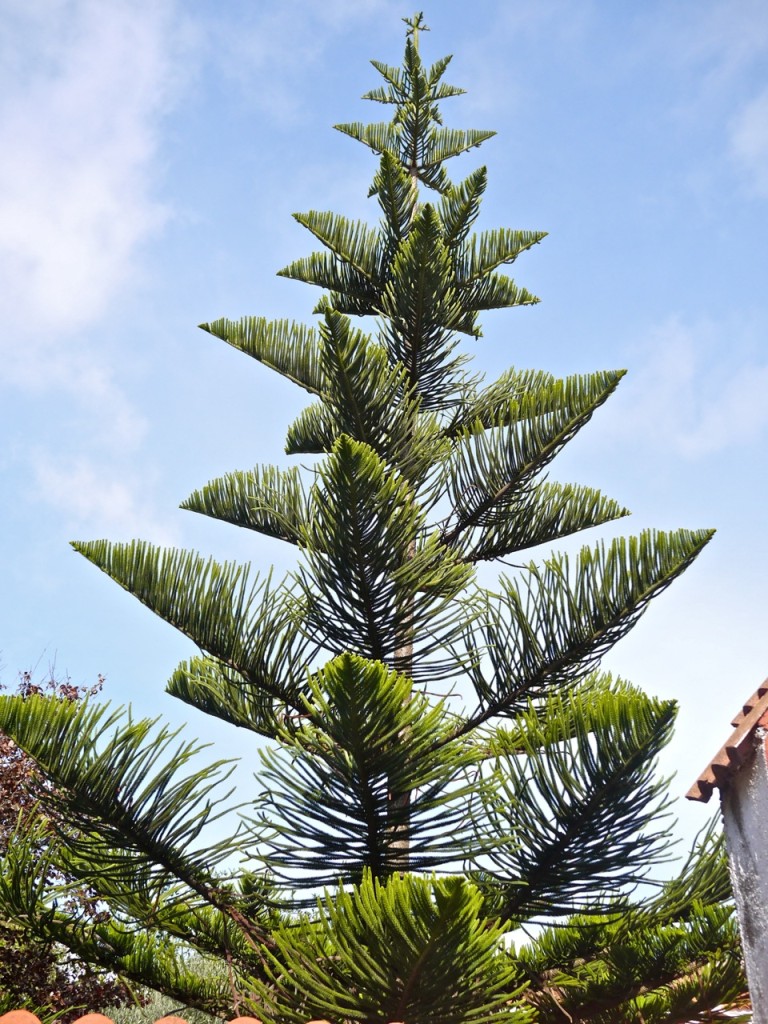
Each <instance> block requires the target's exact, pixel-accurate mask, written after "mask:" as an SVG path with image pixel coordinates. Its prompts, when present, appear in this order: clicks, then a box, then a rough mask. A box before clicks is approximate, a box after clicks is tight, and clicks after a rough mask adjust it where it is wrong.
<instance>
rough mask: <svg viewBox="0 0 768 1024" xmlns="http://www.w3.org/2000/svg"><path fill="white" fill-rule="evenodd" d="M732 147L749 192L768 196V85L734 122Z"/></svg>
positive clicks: (733, 155) (734, 157) (732, 154)
mask: <svg viewBox="0 0 768 1024" xmlns="http://www.w3.org/2000/svg"><path fill="white" fill-rule="evenodd" d="M730 151H731V156H732V158H733V159H734V161H735V162H736V164H737V165H738V166H739V167H740V168H741V170H742V172H743V173H744V175H745V178H746V181H747V187H748V188H749V190H750V192H752V193H754V194H755V195H757V196H760V197H762V198H766V199H768V88H766V89H764V90H763V91H762V92H761V93H759V94H758V95H757V96H755V97H754V99H752V100H751V101H750V102H749V103H748V104H747V105H746V106H745V107H744V108H743V110H742V111H741V112H740V113H739V114H738V115H737V116H736V117H735V118H734V119H733V121H732V122H731V140H730Z"/></svg>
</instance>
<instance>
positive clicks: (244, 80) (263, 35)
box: [198, 0, 399, 124]
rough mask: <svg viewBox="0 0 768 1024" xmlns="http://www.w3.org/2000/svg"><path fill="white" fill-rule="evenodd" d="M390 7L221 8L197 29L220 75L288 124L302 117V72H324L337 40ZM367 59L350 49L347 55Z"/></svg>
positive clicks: (353, 3) (368, 1)
mask: <svg viewBox="0 0 768 1024" xmlns="http://www.w3.org/2000/svg"><path fill="white" fill-rule="evenodd" d="M388 9H391V3H390V4H388V0H309V2H308V0H282V2H281V3H271V4H261V3H260V4H252V5H250V6H246V7H245V8H244V9H240V10H238V11H237V15H236V16H232V15H231V13H228V11H227V9H226V8H221V9H217V10H216V12H215V14H214V16H213V17H212V18H211V20H210V21H209V22H207V23H203V22H200V23H199V24H198V32H199V33H203V34H204V35H205V38H206V41H207V43H206V56H207V57H208V59H210V60H213V61H214V62H215V63H216V66H217V68H218V71H219V73H220V74H222V75H224V76H225V77H226V78H227V79H229V80H230V81H233V82H235V83H237V85H238V87H239V88H240V89H241V91H242V93H243V95H244V96H245V97H246V98H247V101H248V102H249V103H251V104H252V105H253V106H254V107H256V108H257V109H259V111H260V112H261V114H263V115H264V116H266V117H268V118H269V119H270V120H272V121H275V122H278V123H281V124H286V123H291V122H299V121H301V119H302V109H303V108H302V104H303V101H304V97H305V96H306V89H307V86H306V79H305V77H304V76H309V75H311V74H313V73H315V74H318V73H319V74H322V70H323V69H322V67H320V65H321V64H325V66H326V67H327V60H328V53H327V51H328V48H329V46H331V45H332V43H333V42H334V40H336V39H337V38H338V37H339V36H340V35H341V34H342V33H344V32H349V31H350V30H351V29H353V28H354V27H356V26H359V25H360V24H361V23H364V22H372V21H373V19H374V18H375V17H376V16H379V15H381V14H382V13H384V12H387V11H388ZM242 10H244V11H245V14H244V15H243V16H241V11H242ZM380 21H381V19H379V20H378V23H379V24H380ZM389 21H390V19H387V22H388V24H389ZM395 24H398V25H399V21H398V20H397V19H395ZM366 57H367V54H356V53H355V51H351V52H345V57H344V59H345V60H346V61H352V62H355V61H364V60H365V58H366ZM318 68H320V70H318ZM299 78H301V80H302V84H301V86H299V85H298V84H297V79H299Z"/></svg>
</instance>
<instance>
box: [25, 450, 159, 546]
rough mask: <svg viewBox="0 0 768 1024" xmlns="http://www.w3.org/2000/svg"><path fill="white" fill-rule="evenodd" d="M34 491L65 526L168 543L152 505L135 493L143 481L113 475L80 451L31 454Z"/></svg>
mask: <svg viewBox="0 0 768 1024" xmlns="http://www.w3.org/2000/svg"><path fill="white" fill-rule="evenodd" d="M31 469H32V473H33V479H34V485H33V486H34V492H35V494H34V496H35V497H36V498H37V499H38V500H43V501H45V502H46V503H48V504H52V505H55V506H56V508H57V511H58V515H59V518H60V520H61V522H62V523H63V524H65V525H66V527H67V529H69V530H74V531H75V532H78V531H82V532H83V533H84V534H88V535H94V536H99V537H101V536H117V537H125V538H127V537H136V536H141V537H151V538H152V540H153V541H156V542H159V543H165V544H169V543H172V542H173V541H174V539H175V538H174V537H173V535H172V531H171V530H169V528H168V526H167V524H165V523H162V522H160V521H159V520H157V519H156V517H155V515H154V512H153V509H152V508H151V507H150V506H149V504H148V503H147V502H145V501H142V500H141V498H140V495H141V494H143V493H146V492H147V490H148V488H147V481H146V480H138V479H135V478H133V477H132V476H130V475H128V476H126V474H125V472H120V474H119V475H117V474H116V473H115V471H114V469H111V468H110V467H109V466H105V465H99V464H97V463H96V462H94V461H93V460H91V459H89V458H87V457H85V456H80V457H77V458H74V459H68V460H61V459H59V460H56V461H54V460H53V459H52V458H51V457H50V456H48V455H45V454H41V453H36V454H35V455H33V457H32V465H31Z"/></svg>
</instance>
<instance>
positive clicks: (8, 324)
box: [0, 0, 768, 830]
mask: <svg viewBox="0 0 768 1024" xmlns="http://www.w3.org/2000/svg"><path fill="white" fill-rule="evenodd" d="M409 13H411V8H410V7H407V6H403V5H402V4H401V3H399V2H397V3H395V2H393V0H258V2H257V0H252V2H245V0H230V2H228V3H226V4H219V3H213V2H211V0H187V2H184V3H182V2H181V0H178V2H174V0H110V3H108V4H105V3H101V2H98V0H35V2H34V3H31V4H30V3H29V2H28V0H2V2H0V24H1V25H2V33H0V140H1V142H2V151H3V160H2V163H0V281H2V284H1V285H0V319H1V321H2V325H3V331H2V335H1V336H0V348H1V350H2V366H3V373H2V377H1V378H0V429H1V430H2V446H1V447H0V472H1V473H2V496H3V497H2V518H3V529H2V532H1V533H0V553H1V554H0V557H1V559H2V577H1V578H2V586H1V587H0V652H2V654H1V658H2V664H3V670H2V679H3V681H4V682H5V683H6V684H9V685H12V684H13V681H14V677H15V674H16V671H17V670H19V669H26V668H32V669H35V670H36V671H37V672H38V673H43V672H44V671H45V670H46V669H47V667H48V666H49V664H51V663H53V662H55V664H56V669H57V671H58V672H59V674H63V673H65V672H68V673H69V674H70V675H71V676H72V678H73V680H74V681H76V682H91V681H93V680H94V679H95V677H96V675H97V673H104V674H105V675H106V676H107V694H108V696H110V697H111V698H112V699H114V700H117V701H128V700H130V701H133V702H134V703H135V705H136V706H137V708H138V709H139V710H140V711H141V712H142V713H162V714H164V715H167V716H168V717H170V718H172V719H173V720H174V721H177V722H179V721H183V720H184V719H186V718H187V717H188V713H187V711H186V709H185V708H183V707H182V706H180V705H175V704H174V702H173V701H171V700H170V699H169V698H167V697H166V696H164V695H163V693H162V690H163V687H164V684H165V680H166V679H167V677H168V676H169V675H170V673H171V671H172V670H173V668H174V666H175V665H176V663H177V661H178V660H179V659H181V658H182V657H185V656H187V655H188V654H189V653H190V650H189V645H188V644H187V643H186V642H185V641H184V640H183V638H181V637H179V636H178V635H176V634H175V633H174V631H173V630H172V629H171V628H170V627H169V626H166V625H165V624H164V623H162V622H161V621H160V620H156V619H154V618H153V617H152V615H151V614H150V613H149V612H147V611H146V610H144V609H143V608H141V606H139V605H138V603H137V602H135V601H134V600H133V599H132V598H130V597H128V596H127V595H125V594H124V593H123V592H122V591H121V590H119V588H117V587H116V586H115V585H114V584H112V583H110V581H108V580H107V579H106V578H105V577H104V576H102V575H101V574H99V573H98V572H97V571H96V570H95V569H93V568H92V567H91V566H90V565H88V564H87V563H86V562H85V561H84V560H83V559H82V558H80V557H79V556H77V555H76V554H74V553H73V552H72V551H71V549H70V548H69V546H68V541H69V540H70V539H75V538H77V539H90V538H95V537H102V536H105V537H109V538H111V539H114V540H122V539H129V538H131V537H134V536H139V537H144V538H147V539H150V540H154V541H157V542H162V543H168V544H174V545H180V546H186V547H194V548H197V549H199V550H201V551H203V552H206V553H212V554H214V555H216V556H217V557H220V558H227V557H236V558H245V559H252V560H253V561H254V563H255V564H256V565H259V566H266V565H268V564H271V563H274V564H275V565H276V566H277V567H278V570H283V569H285V568H288V567H289V566H290V564H291V563H290V552H287V551H285V550H283V549H282V548H281V547H280V546H279V544H278V543H277V542H270V541H268V540H262V539H260V538H258V537H255V536H253V535H250V534H247V535H245V534H242V533H241V532H240V531H237V530H235V529H234V528H232V527H227V526H225V525H223V524H217V523H213V522H207V521H205V520H203V519H201V518H200V517H196V516H194V515H193V514H191V513H188V512H182V511H180V510H179V509H178V507H177V506H178V504H179V502H180V501H181V500H183V499H184V498H185V497H186V496H187V495H188V494H189V493H190V491H192V490H193V489H194V488H196V487H198V486H200V485H202V484H203V483H204V482H206V481H207V480H209V479H210V478H212V477H214V476H218V475H220V474H222V473H224V472H226V471H228V470H231V469H236V468H247V467H249V466H251V465H254V464H256V463H258V462H275V463H279V464H282V465H285V464H286V463H287V460H286V457H285V456H284V455H283V453H282V444H283V436H284V433H285V428H286V427H287V425H288V423H289V422H290V421H291V419H292V418H293V415H294V414H295V412H297V411H298V409H299V408H300V407H301V405H302V396H301V394H300V393H298V392H294V390H292V389H291V388H290V387H289V386H288V385H287V384H284V383H283V382H281V381H280V380H278V379H276V378H275V377H274V376H273V375H271V374H269V372H268V371H266V370H263V369H261V368H260V367H258V366H257V365H256V364H250V363H249V361H248V360H247V359H246V358H245V357H244V356H242V355H239V354H237V353H235V352H232V351H230V350H229V349H227V347H226V346H224V345H222V344H221V343H219V342H216V341H215V340H213V339H211V338H210V337H209V336H207V335H205V334H204V333H203V332H201V331H198V330H197V329H196V327H195V325H196V324H197V323H199V322H200V321H204V320H211V319H215V318H216V317H219V316H229V317H231V318H237V317H239V316H241V315H246V314H260V315H266V316H275V317H280V316H288V317H294V318H296V319H300V320H301V319H306V318H308V317H309V314H310V311H311V308H312V305H313V303H314V301H315V299H316V295H315V294H314V293H313V291H312V289H309V288H307V287H304V286H301V285H299V284H297V283H295V282H290V281H285V280H282V279H278V278H276V277H275V276H274V272H275V271H276V270H278V269H279V268H280V267H281V266H284V265H285V264H286V263H287V262H289V261H290V260H291V259H293V258H296V257H299V256H302V255H305V254H307V253H308V252H309V251H311V249H312V243H311V238H310V236H309V235H306V233H305V232H303V231H302V229H301V228H300V227H299V226H298V225H297V224H296V223H295V222H294V221H293V220H292V219H291V217H290V214H291V212H293V211H296V210H299V211H302V210H307V209H310V208H316V209H333V210H336V211H338V212H340V213H345V214H347V215H350V216H361V217H366V216H367V217H370V218H371V219H376V213H375V211H374V210H373V209H372V208H371V203H370V202H369V201H368V200H366V198H365V194H366V191H367V186H368V183H369V181H370V178H371V176H372V174H373V171H374V163H373V161H372V159H371V158H370V156H369V155H368V154H367V153H366V151H364V149H363V147H360V146H358V145H356V144H355V143H353V142H352V141H350V140H348V139H346V138H344V137H343V136H341V135H340V134H338V133H336V132H333V131H332V130H331V128H330V126H331V125H332V124H334V123H337V122H340V121H351V120H356V119H365V120H369V119H370V120H377V119H379V118H380V117H381V116H382V115H381V113H380V109H377V108H375V107H373V106H372V105H370V104H363V103H361V102H360V100H359V99H358V97H359V96H360V94H361V93H363V92H364V91H365V90H366V89H368V88H370V87H371V86H373V85H374V84H376V76H375V72H374V71H373V69H371V68H370V65H369V64H368V60H369V59H370V58H378V59H381V60H384V61H386V62H388V63H399V60H400V56H401V53H402V29H403V26H402V24H401V22H400V17H401V16H403V15H405V14H409ZM425 14H426V19H427V22H428V23H429V24H430V26H431V28H432V31H431V32H430V33H429V34H428V35H426V36H424V37H423V41H422V47H423V51H424V53H425V56H426V57H427V59H434V58H436V57H438V56H442V55H443V54H445V53H454V54H455V57H454V63H453V65H452V67H451V71H450V74H449V75H448V76H447V77H448V79H449V80H450V81H451V82H453V83H455V84H457V85H461V86H463V87H465V88H466V89H467V90H468V94H467V96H466V97H463V98H462V99H460V100H455V101H453V102H452V103H451V104H450V105H448V104H446V107H445V115H446V121H447V123H449V124H452V125H455V126H457V127H481V128H492V129H495V130H497V131H498V133H499V134H498V136H497V137H496V138H495V139H493V140H492V141H491V142H489V143H487V144H486V146H485V147H483V150H482V151H480V153H479V154H478V151H474V152H473V153H472V154H471V155H470V156H469V157H468V158H467V159H466V160H465V162H464V164H463V166H462V167H461V168H458V167H457V168H455V170H454V175H458V173H459V172H460V171H466V170H468V169H470V168H471V167H472V166H475V165H476V164H477V163H478V162H485V163H486V164H487V165H488V168H489V177H490V182H489V188H488V192H487V199H486V203H485V212H484V215H483V217H484V220H483V224H484V226H496V225H498V226H510V227H516V228H535V229H544V230H547V231H549V232H550V236H549V237H548V238H547V239H546V240H545V242H544V243H543V244H542V245H541V246H539V247H537V248H536V250H535V251H534V252H532V253H531V254H529V255H528V256H526V257H525V258H523V259H521V261H520V262H519V263H518V264H517V265H516V273H515V276H516V278H517V280H518V281H519V282H520V283H522V284H525V285H526V286H527V287H529V288H531V289H532V290H534V291H535V292H537V293H538V294H539V295H540V296H541V298H542V303H541V304H540V305H539V306H537V307H535V308H533V309H521V310H513V311H510V312H505V313H500V314H493V315H489V316H487V317H486V319H485V321H484V327H485V338H484V339H483V340H482V341H481V342H480V343H479V344H478V345H477V346H476V351H477V357H478V366H479V368H481V369H483V370H485V371H487V372H488V374H489V375H493V374H496V373H498V372H500V371H501V370H502V369H503V368H505V367H506V366H508V365H510V364H513V363H514V364H515V365H517V366H520V367H523V366H533V367H541V368H546V369H550V370H552V371H554V372H557V373H569V372H584V371H587V370H591V369H601V368H608V367H618V366H621V367H626V368H628V370H629V375H628V377H627V378H626V380H625V381H624V383H623V384H622V386H621V388H620V390H619V392H618V394H617V395H616V396H615V397H614V398H613V399H612V400H611V402H610V403H609V404H608V405H607V406H606V407H605V408H604V409H602V410H601V411H600V412H599V413H598V414H597V415H596V417H595V419H594V420H593V422H592V423H591V424H590V425H589V426H588V427H587V429H586V430H585V431H584V432H583V433H582V434H581V435H580V436H579V438H578V439H577V440H576V441H574V442H573V443H572V445H571V446H570V449H569V450H568V451H567V452H566V453H564V455H563V456H561V458H560V460H559V461H558V462H556V463H555V464H554V465H553V476H554V477H556V478H558V479H562V480H578V481H580V482H582V483H588V484H592V485H595V486H600V487H601V488H603V489H604V490H605V491H606V492H607V493H609V494H610V495H612V496H613V497H615V498H616V499H618V500H620V501H621V502H623V503H625V504H627V505H628V506H629V507H630V508H631V509H632V510H633V512H634V516H633V518H632V519H631V520H624V521H623V522H622V523H621V524H620V526H619V528H618V529H617V530H616V531H614V532H623V533H627V532H632V531H637V530H639V529H641V528H643V527H646V526H657V527H660V528H671V527H676V526H690V527H701V526H706V527H709V526H714V527H716V528H717V530H718V533H717V536H716V538H715V540H714V541H713V543H712V544H711V545H710V547H709V548H708V549H707V551H706V552H705V553H704V555H703V556H702V557H701V559H700V560H699V561H698V563H697V564H696V565H695V566H694V567H693V569H692V570H691V571H690V572H689V573H688V574H687V575H686V577H685V578H684V579H683V580H681V581H679V582H678V583H677V584H676V585H675V586H674V587H673V588H672V589H671V590H670V591H668V592H667V593H666V594H665V595H663V596H662V597H661V598H660V599H659V600H658V601H657V602H656V603H655V605H654V606H653V607H652V608H651V610H650V611H649V613H648V615H647V616H646V617H645V619H644V620H643V621H642V622H641V624H640V625H639V626H638V627H637V629H636V630H635V632H634V633H633V634H632V635H631V636H630V637H629V638H627V639H626V640H625V641H624V642H623V643H622V644H620V645H619V646H618V647H617V648H616V650H615V652H614V653H612V655H611V656H610V658H609V659H608V665H609V667H610V668H612V669H613V670H615V671H617V672H619V673H620V674H621V675H623V676H625V677H626V678H629V679H631V680H633V681H634V682H635V683H637V684H639V685H641V686H643V687H644V688H645V689H647V690H648V691H650V692H652V693H655V694H658V695H660V696H664V697H673V698H675V699H677V700H679V702H680V704H681V711H680V717H679V724H678V730H677V733H676V737H675V740H674V742H673V744H672V746H671V748H670V750H669V751H668V753H667V755H666V756H665V761H664V767H665V769H666V770H667V771H673V770H675V771H677V773H678V779H677V782H676V783H675V784H674V785H675V789H676V791H678V792H684V791H685V789H687V787H688V785H689V784H690V782H692V781H693V778H694V777H695V776H696V774H697V773H698V771H699V770H700V768H702V767H703V764H704V762H705V761H706V760H707V759H708V757H709V756H710V755H711V754H713V753H714V752H715V750H716V749H717V747H719V745H720V743H721V742H722V741H723V739H724V738H725V736H726V735H727V733H728V731H729V721H730V717H731V716H732V715H733V713H734V712H735V711H736V710H737V707H738V705H739V703H740V701H741V700H742V699H744V698H746V697H747V696H748V695H750V694H751V693H752V692H753V691H754V690H755V689H756V687H757V685H758V684H759V683H760V682H761V681H762V679H763V678H764V677H765V675H766V674H768V649H767V648H768V644H767V643H766V637H767V636H768V630H766V627H765V617H766V598H765V580H766V579H767V578H768V544H767V543H766V540H765V529H764V528H765V509H766V507H768V486H767V485H766V455H765V449H766V442H767V441H768V401H767V400H766V395H767V394H768V344H767V341H766V339H768V288H766V262H767V261H766V243H765V238H766V228H767V227H768V223H767V219H768V218H767V214H768V5H766V4H765V3H764V0H754V2H753V0H720V2H717V0H648V2H645V3H643V4H633V3H629V2H621V0H619V2H614V3H597V2H590V0H528V2H527V3H522V2H516V0H475V2H473V3H472V4H468V3H466V2H459V0H439V2H437V0H435V2H434V3H433V4H432V5H431V7H427V8H425ZM462 159H463V158H462ZM305 235H306V237H305ZM609 533H610V531H603V535H604V536H608V535H609ZM589 539H591V538H589ZM190 724H191V726H192V728H193V730H194V731H195V732H197V733H199V734H200V735H201V736H203V737H210V738H212V739H214V740H219V741H221V742H223V745H224V750H225V752H226V751H227V750H234V751H240V750H241V749H242V750H245V747H243V746H242V744H241V746H240V747H238V742H239V740H235V741H230V740H229V739H224V737H225V736H227V737H228V736H229V735H230V734H229V733H224V731H223V730H219V729H218V728H210V726H209V725H208V723H207V722H206V720H205V719H203V718H202V717H201V716H200V717H198V716H196V715H195V716H194V717H193V718H191V719H190ZM680 811H681V814H682V816H683V822H682V825H681V828H682V829H683V830H685V829H690V828H692V827H694V826H695V825H696V824H699V823H701V822H702V821H703V818H704V812H703V811H702V810H701V808H698V807H695V808H690V807H685V806H682V807H681V808H680Z"/></svg>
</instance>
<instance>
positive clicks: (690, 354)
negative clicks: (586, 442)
mask: <svg viewBox="0 0 768 1024" xmlns="http://www.w3.org/2000/svg"><path fill="white" fill-rule="evenodd" d="M751 333H752V331H751V330H750V328H749V326H748V325H745V324H738V325H734V324H714V323H698V324H694V325H690V324H685V323H683V322H682V321H680V320H679V319H677V318H674V317H673V318H670V319H669V320H667V321H666V322H665V323H663V324H661V325H660V326H659V327H657V328H656V329H655V330H653V331H651V332H649V334H648V335H647V337H646V338H645V339H644V340H643V342H642V344H641V345H637V346H635V347H634V354H635V356H636V358H635V359H634V360H632V362H633V363H634V369H633V371H632V372H631V373H630V375H629V377H628V379H627V381H626V383H625V384H624V385H623V387H622V389H621V392H620V396H617V398H616V401H615V402H614V403H609V405H608V407H607V408H606V411H605V414H604V418H603V425H604V427H605V425H606V420H608V419H610V420H611V423H610V427H609V429H608V431H607V433H608V435H610V436H611V437H613V438H615V437H618V436H620V437H622V438H625V437H626V436H627V435H630V436H632V437H633V438H634V439H635V443H637V444H640V445H645V446H662V447H665V448H669V447H670V446H671V447H672V448H673V449H674V450H675V451H677V452H678V453H679V454H680V455H683V456H686V457H689V458H699V457H703V456H706V455H709V454H712V453H715V452H721V451H725V450H727V449H728V448H730V447H733V446H736V445H742V444H750V443H754V442H756V441H758V440H759V439H760V437H761V436H762V435H763V434H764V433H765V432H766V431H767V430H768V405H767V404H766V401H765V396H766V394H768V362H767V361H765V360H764V359H763V360H761V359H759V358H758V357H757V356H756V355H755V352H754V349H753V346H752V345H751V343H750V340H749V339H750V335H751Z"/></svg>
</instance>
